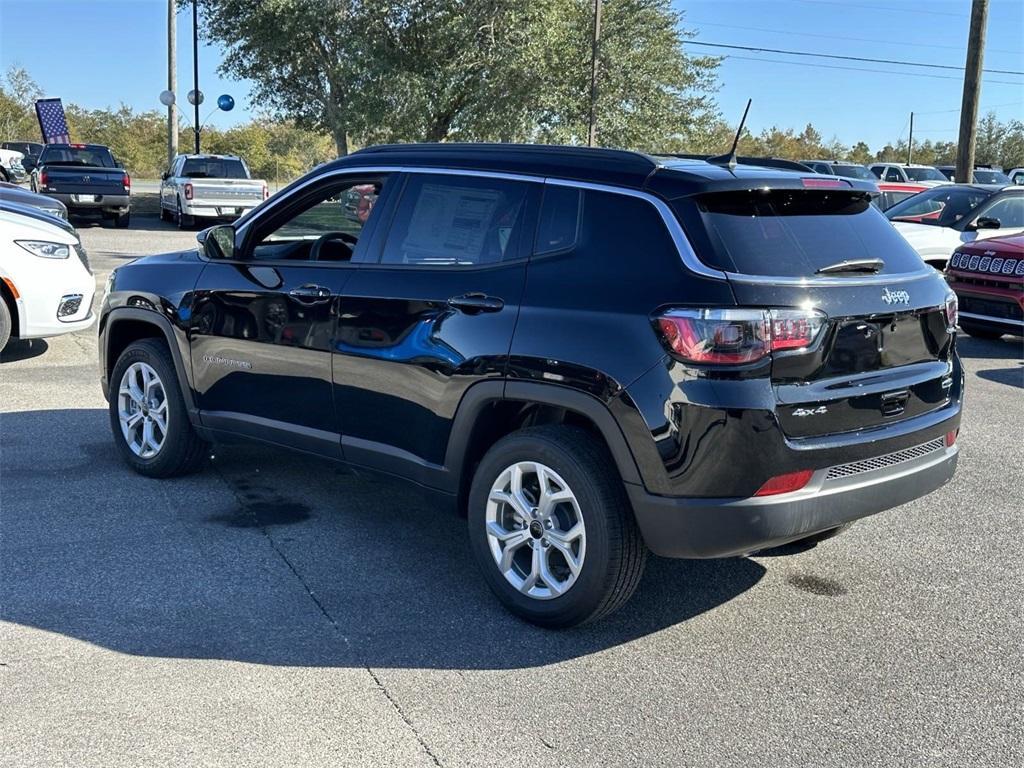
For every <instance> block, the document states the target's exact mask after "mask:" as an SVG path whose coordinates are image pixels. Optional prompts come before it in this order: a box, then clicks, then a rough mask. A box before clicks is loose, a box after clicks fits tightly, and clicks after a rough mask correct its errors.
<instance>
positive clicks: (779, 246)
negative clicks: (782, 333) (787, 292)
mask: <svg viewBox="0 0 1024 768" xmlns="http://www.w3.org/2000/svg"><path fill="white" fill-rule="evenodd" d="M675 205H676V208H677V212H678V213H679V214H680V218H682V219H683V223H684V227H685V228H686V229H687V233H688V234H690V235H691V236H696V239H697V241H698V248H697V252H698V253H701V254H702V258H703V259H704V261H705V262H707V263H708V264H709V266H713V267H716V268H718V269H723V270H726V271H729V272H740V273H744V274H748V275H773V276H776V275H777V276H784V277H811V276H814V275H815V274H816V273H817V271H818V270H819V269H821V268H822V267H827V266H831V265H834V264H837V263H839V262H842V261H847V260H849V261H853V260H860V259H882V260H883V261H884V262H885V263H884V266H883V267H882V270H881V272H882V273H883V274H896V273H901V272H914V271H916V270H918V269H920V268H921V265H922V262H921V258H920V257H919V256H918V255H917V253H916V252H915V251H914V250H913V249H912V248H911V247H910V245H909V243H907V241H906V240H904V239H903V237H902V236H901V235H900V234H899V233H898V232H897V231H896V230H895V229H894V228H893V227H892V226H891V225H890V224H889V222H887V221H886V220H885V216H883V215H882V213H881V212H880V211H879V210H878V208H877V207H876V206H874V205H872V204H871V200H870V196H869V195H867V194H865V193H863V192H845V191H844V192H832V191H829V192H822V191H818V190H813V191H812V190H792V189H780V190H772V191H770V192H765V191H746V190H744V191H742V192H719V193H712V194H707V195H702V196H701V197H699V198H698V200H697V202H696V204H695V205H694V203H692V202H690V201H688V200H680V201H677V202H676V204H675ZM688 206H692V208H688ZM702 240H703V241H705V242H700V241H702Z"/></svg>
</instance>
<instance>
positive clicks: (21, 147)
mask: <svg viewBox="0 0 1024 768" xmlns="http://www.w3.org/2000/svg"><path fill="white" fill-rule="evenodd" d="M45 146H46V145H45V144H40V143H39V142H38V141H5V142H2V143H0V149H10V150H13V151H15V152H21V154H22V155H23V156H24V157H27V158H29V159H30V160H35V159H36V158H37V157H39V153H40V152H42V151H43V147H45Z"/></svg>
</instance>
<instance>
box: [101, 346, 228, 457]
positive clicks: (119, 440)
mask: <svg viewBox="0 0 1024 768" xmlns="http://www.w3.org/2000/svg"><path fill="white" fill-rule="evenodd" d="M109 412H110V428H111V431H112V432H113V435H114V442H115V443H116V444H117V448H118V450H119V451H120V453H121V457H122V458H123V459H124V460H125V462H126V463H127V464H128V466H130V467H131V468H132V469H134V470H135V471H136V472H138V473H139V474H141V475H145V476H147V477H175V476H177V475H184V474H188V473H190V472H194V471H195V470H197V469H198V468H199V467H200V466H202V464H203V462H204V461H205V460H206V457H207V455H208V445H207V443H206V442H204V441H203V440H202V439H200V437H199V435H197V434H196V432H195V430H194V429H193V428H192V424H191V422H190V421H189V417H188V411H187V410H186V408H185V399H184V397H183V396H182V393H181V387H180V386H179V385H178V376H177V372H176V371H175V368H174V360H173V359H172V358H171V353H170V350H168V349H167V346H166V345H165V344H164V343H163V342H162V341H159V340H157V339H142V340H141V341H137V342H135V343H134V344H131V345H130V346H129V347H128V348H127V349H125V351H124V352H122V353H121V356H120V357H119V358H118V360H117V363H116V365H114V370H113V372H112V374H111V376H110V403H109Z"/></svg>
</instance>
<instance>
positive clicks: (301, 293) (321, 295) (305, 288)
mask: <svg viewBox="0 0 1024 768" xmlns="http://www.w3.org/2000/svg"><path fill="white" fill-rule="evenodd" d="M288 295H289V296H294V297H295V298H297V299H326V298H329V297H330V295H331V289H330V288H324V287H323V286H322V285H313V284H312V283H307V284H306V285H300V286H299V287H298V288H292V289H291V290H290V291H288Z"/></svg>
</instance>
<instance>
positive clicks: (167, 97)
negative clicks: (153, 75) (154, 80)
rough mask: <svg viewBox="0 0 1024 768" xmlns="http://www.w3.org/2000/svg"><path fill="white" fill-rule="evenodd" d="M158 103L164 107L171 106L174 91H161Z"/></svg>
mask: <svg viewBox="0 0 1024 768" xmlns="http://www.w3.org/2000/svg"><path fill="white" fill-rule="evenodd" d="M160 103H161V104H163V105H164V106H165V107H169V106H171V104H173V103H174V91H161V92H160Z"/></svg>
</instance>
